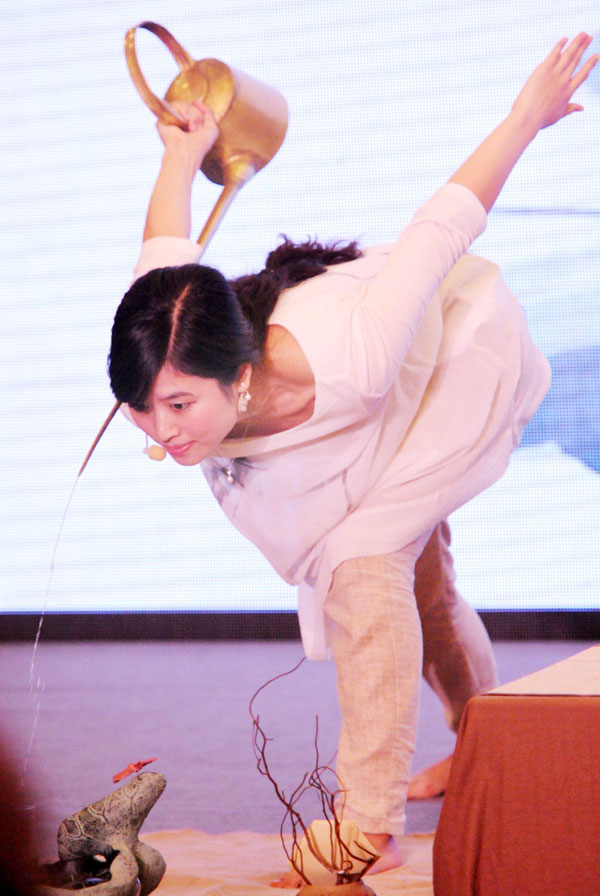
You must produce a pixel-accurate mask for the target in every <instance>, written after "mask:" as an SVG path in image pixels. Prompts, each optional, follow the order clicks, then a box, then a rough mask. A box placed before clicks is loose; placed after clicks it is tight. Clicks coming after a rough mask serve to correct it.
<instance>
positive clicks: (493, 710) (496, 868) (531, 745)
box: [433, 646, 600, 896]
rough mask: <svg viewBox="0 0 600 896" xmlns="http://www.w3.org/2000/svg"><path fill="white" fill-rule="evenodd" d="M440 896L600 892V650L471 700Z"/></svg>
mask: <svg viewBox="0 0 600 896" xmlns="http://www.w3.org/2000/svg"><path fill="white" fill-rule="evenodd" d="M433 884H434V893H435V894H436V896H470V894H477V896H594V894H600V646H599V647H593V648H590V649H589V650H586V651H583V652H582V653H579V654H577V655H576V656H574V657H571V658H570V659H569V660H565V661H563V662H562V663H557V664H555V665H554V666H551V667H549V668H548V669H546V670H543V671H542V672H540V673H536V674H535V675H533V676H527V677H526V678H523V679H520V680H519V681H517V682H513V683H512V684H511V685H508V686H504V687H501V688H498V689H497V690H496V691H492V692H491V693H490V694H487V695H485V696H480V697H475V698H473V699H472V700H470V701H469V704H468V705H467V709H466V712H465V715H464V717H463V721H462V725H461V728H460V731H459V735H458V741H457V748H456V753H455V758H454V762H453V765H452V772H451V776H450V781H449V786H448V790H447V792H446V796H445V799H444V805H443V808H442V813H441V816H440V821H439V824H438V829H437V834H436V838H435V843H434V850H433Z"/></svg>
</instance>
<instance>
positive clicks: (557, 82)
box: [450, 33, 598, 212]
mask: <svg viewBox="0 0 600 896" xmlns="http://www.w3.org/2000/svg"><path fill="white" fill-rule="evenodd" d="M591 41H592V38H591V37H590V36H589V35H588V34H585V33H582V34H579V35H578V36H577V37H576V38H574V39H573V40H572V41H571V43H568V42H567V39H566V38H563V39H562V40H561V41H559V42H558V43H557V45H556V46H555V47H554V49H553V50H552V52H551V53H550V55H549V56H548V57H547V59H545V60H544V61H543V62H542V63H541V65H539V66H538V67H537V68H536V70H535V71H534V72H533V74H532V75H531V77H530V78H529V79H528V81H527V83H526V84H525V86H524V87H523V89H522V91H521V92H520V94H519V96H518V97H517V99H516V100H515V103H514V105H513V107H512V110H511V112H510V114H509V115H508V117H507V118H505V119H504V121H503V122H502V123H501V124H500V125H499V126H498V127H497V128H496V129H495V130H494V131H492V133H491V134H490V135H489V137H487V138H486V139H485V140H484V141H483V143H482V144H481V145H480V146H479V147H478V148H477V149H476V150H475V152H474V153H473V154H472V155H471V156H469V158H468V159H467V161H466V162H464V163H463V164H462V165H461V166H460V168H459V169H458V171H456V172H455V174H453V175H452V177H451V178H450V182H451V183H457V184H462V185H463V186H465V187H468V188H469V190H471V191H472V192H473V193H474V194H475V195H476V196H477V198H478V199H479V200H480V202H481V203H482V205H483V207H484V208H485V210H486V211H488V212H489V210H490V209H491V207H492V206H493V204H494V202H495V201H496V199H497V197H498V194H499V193H500V191H501V189H502V187H503V186H504V183H505V181H506V179H507V177H508V175H509V174H510V172H511V171H512V169H513V168H514V166H515V164H516V162H517V161H518V160H519V158H520V156H521V155H522V153H523V151H524V150H525V149H526V148H527V146H528V145H529V144H530V143H531V141H532V140H533V138H534V137H535V136H536V134H537V133H538V132H539V131H540V130H541V129H542V128H545V127H548V126H549V125H551V124H554V123H555V122H557V121H560V119H561V118H564V117H565V116H566V115H570V114H571V112H579V111H582V109H583V106H580V105H579V104H578V103H572V102H571V97H572V96H573V94H574V93H575V91H576V90H577V88H578V87H579V86H580V85H581V84H583V82H584V81H585V79H586V78H587V77H588V75H589V73H590V72H591V70H592V69H593V67H594V66H595V65H596V63H597V62H598V54H595V55H594V56H591V57H590V58H589V59H588V60H587V61H586V62H585V63H584V64H583V65H582V66H581V68H578V66H579V63H580V62H581V59H582V56H583V54H584V53H585V51H586V50H587V48H588V47H589V45H590V43H591Z"/></svg>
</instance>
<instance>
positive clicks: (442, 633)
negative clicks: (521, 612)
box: [325, 522, 497, 835]
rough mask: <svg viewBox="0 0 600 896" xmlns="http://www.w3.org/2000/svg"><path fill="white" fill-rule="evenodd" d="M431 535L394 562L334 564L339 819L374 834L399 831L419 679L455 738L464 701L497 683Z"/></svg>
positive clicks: (476, 625)
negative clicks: (351, 821) (343, 800)
mask: <svg viewBox="0 0 600 896" xmlns="http://www.w3.org/2000/svg"><path fill="white" fill-rule="evenodd" d="M428 534H429V533H428ZM428 534H426V535H424V536H422V537H421V538H419V539H418V540H417V541H415V542H413V543H412V544H410V545H408V546H407V547H405V548H403V549H402V550H400V551H397V552H396V553H393V554H385V555H381V556H377V557H362V558H357V559H354V560H348V561H346V562H344V563H342V564H340V566H338V568H337V569H336V570H335V573H334V575H333V580H332V584H331V588H330V591H329V593H328V595H327V601H326V604H325V614H326V618H327V627H328V633H329V638H330V643H331V648H332V653H333V658H334V660H335V663H336V668H337V686H338V695H339V700H340V706H341V710H342V729H341V733H340V742H339V751H338V764H337V770H338V775H339V778H340V781H341V783H342V786H343V787H344V788H345V789H346V791H347V794H346V806H345V809H344V817H345V818H349V819H354V820H355V821H357V822H358V824H359V825H360V827H361V828H362V830H363V831H366V832H368V833H373V834H375V833H389V834H395V835H399V834H401V833H402V831H403V829H404V822H405V818H406V816H405V803H406V793H407V789H408V780H409V773H410V763H411V759H412V755H413V753H414V748H415V736H416V729H417V716H418V697H419V682H420V677H421V672H422V673H423V675H424V677H425V679H426V680H427V681H428V683H429V684H430V685H431V687H432V688H433V689H434V691H435V692H436V693H437V694H438V696H439V697H440V698H441V700H442V703H443V704H444V708H445V712H446V718H447V720H448V722H449V724H450V726H451V727H452V728H453V729H454V730H456V729H457V728H458V724H459V722H460V718H461V715H462V711H463V709H464V706H465V704H466V702H467V700H468V699H469V698H470V697H472V696H474V695H475V694H478V693H480V692H482V691H485V690H489V689H490V688H492V687H494V686H495V685H496V683H497V679H496V666H495V662H494V657H493V654H492V648H491V644H490V641H489V638H488V636H487V633H486V631H485V628H484V626H483V624H482V622H481V620H480V619H479V616H478V615H477V613H475V611H474V610H473V609H472V608H471V607H470V606H469V605H468V604H467V603H466V602H465V601H464V600H463V599H462V597H461V596H460V594H458V592H457V591H456V589H455V587H454V579H455V574H454V565H453V562H452V555H451V554H450V551H449V545H450V529H449V527H448V524H447V523H446V522H442V523H440V524H439V525H438V526H437V527H436V528H435V529H434V530H433V532H432V533H431V535H430V537H428Z"/></svg>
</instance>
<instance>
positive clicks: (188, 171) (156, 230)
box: [144, 103, 219, 241]
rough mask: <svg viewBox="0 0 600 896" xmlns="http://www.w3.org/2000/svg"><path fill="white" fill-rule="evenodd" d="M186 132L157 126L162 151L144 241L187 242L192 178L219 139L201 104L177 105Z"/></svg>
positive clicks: (209, 117) (173, 127) (208, 110)
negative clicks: (166, 238) (170, 239)
mask: <svg viewBox="0 0 600 896" xmlns="http://www.w3.org/2000/svg"><path fill="white" fill-rule="evenodd" d="M176 106H177V110H178V111H179V113H180V114H181V115H183V117H184V118H185V119H186V120H187V122H188V126H189V130H188V131H183V130H182V129H181V128H180V127H178V126H177V125H165V124H162V123H161V122H159V123H158V132H159V134H160V137H161V140H162V141H163V143H164V146H165V150H164V153H163V158H162V162H161V166H160V171H159V174H158V177H157V179H156V183H155V185H154V189H153V191H152V196H151V197H150V204H149V206H148V213H147V215H146V224H145V227H144V241H146V240H149V239H151V238H152V237H155V236H178V237H184V238H186V239H187V238H189V235H190V227H191V212H190V199H191V192H192V184H193V182H194V177H195V176H196V172H197V171H198V169H199V167H200V165H201V164H202V162H203V160H204V157H205V156H206V154H207V153H208V151H209V150H210V148H211V147H212V145H213V144H214V142H215V140H216V139H217V137H218V135H219V131H218V128H217V126H216V124H215V120H214V118H213V115H212V112H211V111H210V109H209V108H208V106H206V105H204V104H203V103H194V104H191V103H177V104H176Z"/></svg>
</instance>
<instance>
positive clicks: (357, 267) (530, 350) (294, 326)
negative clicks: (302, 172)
mask: <svg viewBox="0 0 600 896" xmlns="http://www.w3.org/2000/svg"><path fill="white" fill-rule="evenodd" d="M485 221H486V217H485V210H484V209H483V207H482V205H481V204H480V202H479V201H478V199H477V198H476V197H475V196H474V195H473V194H472V193H471V192H470V191H469V190H468V189H466V188H465V187H462V186H460V185H458V184H447V185H446V186H444V187H442V189H441V190H439V191H438V192H437V193H436V194H435V195H434V196H433V197H432V199H430V200H429V201H428V202H427V203H426V204H425V205H424V206H423V207H422V208H421V209H420V210H419V211H418V212H417V214H416V215H415V217H414V218H413V220H412V221H411V223H410V224H409V226H408V227H407V228H406V229H405V230H404V231H403V233H402V234H401V235H400V237H399V239H398V240H397V242H396V243H395V244H393V245H391V246H379V247H374V248H371V249H367V250H366V252H365V254H364V255H363V256H362V257H361V258H358V259H356V260H355V261H351V262H346V263H344V264H340V265H334V266H332V267H330V268H328V270H327V271H326V272H325V273H323V274H321V275H319V276H317V277H314V278H312V279H310V280H306V281H304V282H302V283H300V284H298V285H297V286H294V287H293V288H290V289H288V290H285V291H284V292H283V293H282V294H281V296H280V298H279V300H278V302H277V305H276V307H275V310H274V312H273V314H272V316H271V318H270V323H272V324H279V325H280V326H282V327H285V328H286V329H287V330H289V332H290V333H291V334H292V335H293V336H294V337H295V339H296V340H297V342H298V344H299V346H300V348H301V349H302V351H303V352H304V354H305V356H306V358H307V360H308V362H309V364H310V367H311V368H312V371H313V374H314V378H315V407H314V413H313V415H312V417H311V418H310V419H309V420H307V421H305V422H304V423H301V424H300V425H298V426H295V427H293V428H292V429H288V430H286V431H285V432H281V433H277V434H275V435H270V436H264V437H257V438H247V439H227V440H226V441H224V442H223V443H222V444H221V445H220V446H219V456H217V457H210V458H207V459H206V460H205V461H203V462H202V464H201V466H202V470H203V472H204V474H205V476H206V478H207V481H208V483H209V485H210V487H211V489H212V491H213V493H214V495H215V497H216V498H217V500H218V501H219V503H220V505H221V507H222V508H223V510H224V511H225V513H226V514H227V516H228V517H229V519H230V520H231V521H232V523H233V524H234V525H235V526H236V527H237V528H238V529H239V530H240V532H242V533H243V534H244V535H245V536H246V537H247V538H249V539H250V540H251V541H252V542H254V544H256V545H257V546H258V547H259V549H260V550H261V551H262V553H263V554H264V555H265V556H266V557H267V559H268V560H269V561H270V562H271V564H272V565H273V567H274V568H275V569H276V570H277V572H278V573H279V574H280V575H281V576H282V577H283V578H284V579H285V580H286V581H287V582H289V583H293V584H297V585H299V594H298V599H299V605H298V612H299V619H300V627H301V632H302V639H303V644H304V649H305V651H306V654H307V656H309V657H310V658H311V659H325V658H326V657H327V639H326V632H325V624H324V614H323V605H324V602H325V598H326V595H327V591H328V589H329V585H330V582H331V577H332V575H333V571H334V570H335V568H336V567H337V566H338V565H339V564H340V563H342V562H343V561H344V560H348V559H350V558H352V557H362V556H373V555H376V554H386V553H391V552H393V551H395V550H398V549H400V548H401V547H404V546H405V545H407V544H409V543H410V542H411V541H413V540H414V539H415V538H416V537H418V536H419V535H421V534H422V533H424V532H426V531H428V530H429V529H431V528H432V527H433V526H434V525H435V524H436V523H437V522H439V521H440V520H441V519H443V518H444V517H445V516H447V515H448V514H449V513H451V512H452V511H453V510H455V509H456V508H457V507H459V506H460V505H461V504H464V503H465V502H466V501H468V500H469V499H470V498H472V497H473V496H474V495H476V494H477V493H478V492H480V491H482V490H483V489H484V488H486V487H487V486H489V485H491V484H492V483H493V482H494V481H495V480H496V479H498V477H499V476H500V475H501V474H502V473H503V472H504V470H505V469H506V466H507V464H508V460H509V457H510V454H511V452H512V450H513V448H514V447H515V446H516V445H517V444H518V442H519V439H520V436H521V432H522V429H523V427H524V426H525V424H526V423H527V421H528V420H529V419H530V417H531V416H532V415H533V413H534V412H535V410H536V408H537V406H538V404H539V403H540V401H541V400H542V398H543V396H544V394H545V392H546V390H547V388H548V385H549V380H550V373H549V365H548V363H547V361H546V360H545V358H544V357H543V356H542V355H541V354H540V352H539V351H538V350H537V349H536V347H535V346H534V345H533V343H532V342H531V339H530V336H529V333H528V331H527V326H526V323H525V318H524V315H523V312H522V310H521V307H520V306H519V304H518V303H517V301H516V299H515V298H514V296H513V295H512V294H511V292H510V291H509V290H508V288H507V286H506V285H505V284H504V283H503V281H502V278H501V276H500V273H499V270H498V268H497V267H496V266H495V265H493V264H492V263H490V262H488V261H485V260H484V259H481V258H478V257H476V256H473V255H465V254H464V253H465V252H466V250H467V249H468V247H469V246H470V244H471V242H472V241H473V240H474V239H475V238H476V237H477V236H478V235H479V234H480V233H481V232H482V230H483V229H484V227H485ZM197 258H198V247H197V245H196V244H195V243H191V242H189V241H188V240H183V239H179V238H175V237H157V238H155V239H152V240H149V241H147V242H146V243H144V246H143V250H142V255H141V257H140V261H139V262H138V265H137V267H136V271H135V273H136V276H140V275H141V274H143V273H144V272H146V271H148V270H150V269H152V268H155V267H162V266H165V265H177V264H184V263H189V262H191V261H194V260H197Z"/></svg>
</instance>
